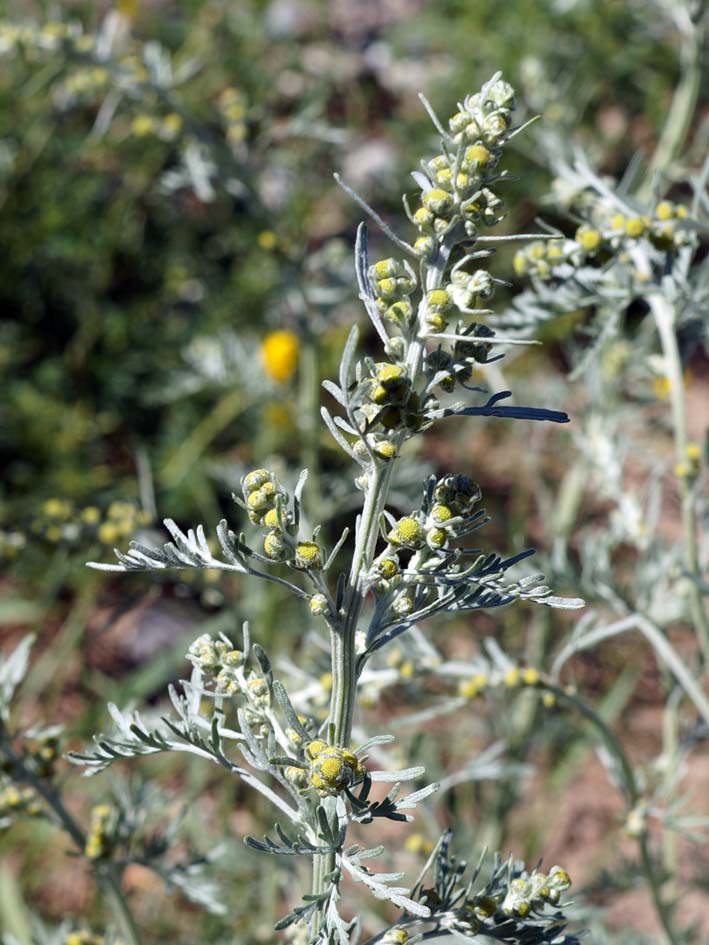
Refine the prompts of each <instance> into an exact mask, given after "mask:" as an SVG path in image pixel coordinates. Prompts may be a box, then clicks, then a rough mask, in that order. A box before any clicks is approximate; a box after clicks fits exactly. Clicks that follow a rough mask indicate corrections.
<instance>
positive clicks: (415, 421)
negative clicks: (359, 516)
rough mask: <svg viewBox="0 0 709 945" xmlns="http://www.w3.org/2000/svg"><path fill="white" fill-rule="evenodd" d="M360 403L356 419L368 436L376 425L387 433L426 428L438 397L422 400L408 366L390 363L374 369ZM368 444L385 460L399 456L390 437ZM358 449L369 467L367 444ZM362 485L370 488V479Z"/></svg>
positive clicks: (359, 395)
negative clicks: (431, 409) (429, 411)
mask: <svg viewBox="0 0 709 945" xmlns="http://www.w3.org/2000/svg"><path fill="white" fill-rule="evenodd" d="M357 401H358V407H357V408H356V410H355V418H356V419H357V421H358V423H359V424H360V429H361V430H362V432H363V433H364V434H365V435H367V434H368V433H369V430H370V429H371V428H372V427H376V426H381V427H382V428H383V429H384V430H385V431H387V432H394V431H396V432H402V431H405V432H407V433H408V434H411V433H414V432H416V431H417V430H420V429H421V427H422V426H423V423H424V420H425V413H426V411H427V410H428V409H430V408H431V407H433V406H435V402H434V398H432V397H427V398H425V399H424V400H423V401H422V399H421V397H420V396H419V394H418V393H416V391H415V390H413V389H412V384H411V380H410V379H409V376H408V372H407V369H406V367H405V366H402V365H399V364H393V363H391V362H388V361H387V362H383V363H379V364H376V365H374V366H373V368H372V374H371V376H370V377H368V378H365V379H364V380H363V381H362V382H361V384H360V386H359V390H358V393H357ZM367 443H368V444H371V446H372V448H373V449H376V453H377V454H378V455H379V457H380V458H382V459H384V460H385V461H388V460H389V459H392V458H393V457H394V456H395V455H396V445H395V443H394V442H393V440H390V439H389V438H388V437H387V435H386V434H384V435H383V436H382V435H381V434H380V436H379V437H378V438H376V437H375V439H374V440H371V441H370V440H369V439H368V440H367ZM358 448H359V450H360V453H361V454H362V455H363V464H364V465H365V467H366V465H367V458H366V457H368V456H369V451H368V450H367V448H366V447H365V446H364V444H363V445H362V446H360V447H358ZM360 485H366V480H364V482H362V483H360Z"/></svg>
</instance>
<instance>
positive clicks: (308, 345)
mask: <svg viewBox="0 0 709 945" xmlns="http://www.w3.org/2000/svg"><path fill="white" fill-rule="evenodd" d="M298 407H299V418H298V427H299V432H300V436H301V448H300V465H301V468H302V469H307V470H308V488H307V490H306V496H307V498H308V503H309V504H308V506H307V507H306V511H307V512H310V511H311V510H314V509H317V508H319V507H320V503H321V502H322V494H321V492H322V489H321V485H320V457H319V455H318V437H319V430H320V427H319V422H320V371H319V369H318V346H317V340H316V338H315V336H314V334H313V332H312V331H311V329H310V327H309V326H308V325H307V324H306V325H305V330H304V331H303V333H302V337H301V342H300V364H299V367H298ZM308 517H310V516H308Z"/></svg>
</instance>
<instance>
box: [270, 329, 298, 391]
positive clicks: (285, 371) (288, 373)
mask: <svg viewBox="0 0 709 945" xmlns="http://www.w3.org/2000/svg"><path fill="white" fill-rule="evenodd" d="M299 350H300V341H299V340H298V336H297V335H296V334H295V332H292V331H287V330H284V331H272V332H270V334H268V335H266V337H265V338H264V340H263V344H262V345H261V360H262V361H263V365H264V367H265V369H266V373H267V374H268V375H269V377H271V378H273V380H274V381H278V383H279V384H285V383H286V382H287V381H289V380H290V379H291V377H292V376H293V373H294V372H295V369H296V366H297V364H298V352H299Z"/></svg>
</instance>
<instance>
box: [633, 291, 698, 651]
mask: <svg viewBox="0 0 709 945" xmlns="http://www.w3.org/2000/svg"><path fill="white" fill-rule="evenodd" d="M647 301H648V304H649V306H650V311H651V312H652V314H653V317H654V319H655V324H656V326H657V332H658V335H659V337H660V344H661V346H662V353H663V356H664V362H665V369H666V372H667V379H668V381H669V397H670V404H671V407H672V434H673V438H674V447H675V457H676V466H675V472H676V474H677V480H678V484H679V494H680V502H681V505H682V535H683V540H684V557H685V567H686V569H687V575H688V577H689V588H688V594H689V600H690V607H691V612H692V618H693V622H694V627H695V631H696V634H697V640H698V642H699V648H700V650H701V653H702V659H703V662H704V667H705V669H706V668H709V618H707V612H706V609H705V607H704V596H703V593H702V572H701V567H700V562H699V526H698V523H697V513H696V496H695V490H694V489H693V488H692V485H693V478H694V477H693V476H692V475H691V464H692V462H695V463H696V461H697V459H698V456H697V455H694V451H697V447H694V446H693V445H692V444H690V442H689V437H688V433H687V409H686V404H685V395H684V376H683V371H682V361H681V358H680V354H679V348H678V346H677V333H676V316H675V310H674V305H673V302H672V300H671V299H670V298H668V297H667V295H666V294H664V293H661V292H653V293H651V294H649V295H648V297H647Z"/></svg>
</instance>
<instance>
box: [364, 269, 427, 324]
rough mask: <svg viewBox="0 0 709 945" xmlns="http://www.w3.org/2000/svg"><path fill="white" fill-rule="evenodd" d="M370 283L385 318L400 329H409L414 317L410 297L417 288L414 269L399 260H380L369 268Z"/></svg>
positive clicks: (378, 306) (377, 304)
mask: <svg viewBox="0 0 709 945" xmlns="http://www.w3.org/2000/svg"><path fill="white" fill-rule="evenodd" d="M367 275H368V276H369V283H370V285H371V287H372V290H373V292H374V296H375V302H376V306H377V308H378V309H379V311H380V312H381V313H382V315H383V317H384V318H385V319H386V320H387V321H389V322H391V323H392V324H394V325H396V326H397V327H399V328H408V327H409V326H410V325H411V323H412V321H413V317H414V309H413V306H412V304H411V302H410V301H409V296H410V295H411V293H412V292H413V291H414V289H415V288H416V276H415V274H414V271H413V269H412V268H411V267H410V266H409V265H408V264H407V263H402V262H399V260H398V259H380V260H379V262H377V263H375V264H374V265H373V266H370V267H369V271H368V273H367Z"/></svg>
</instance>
